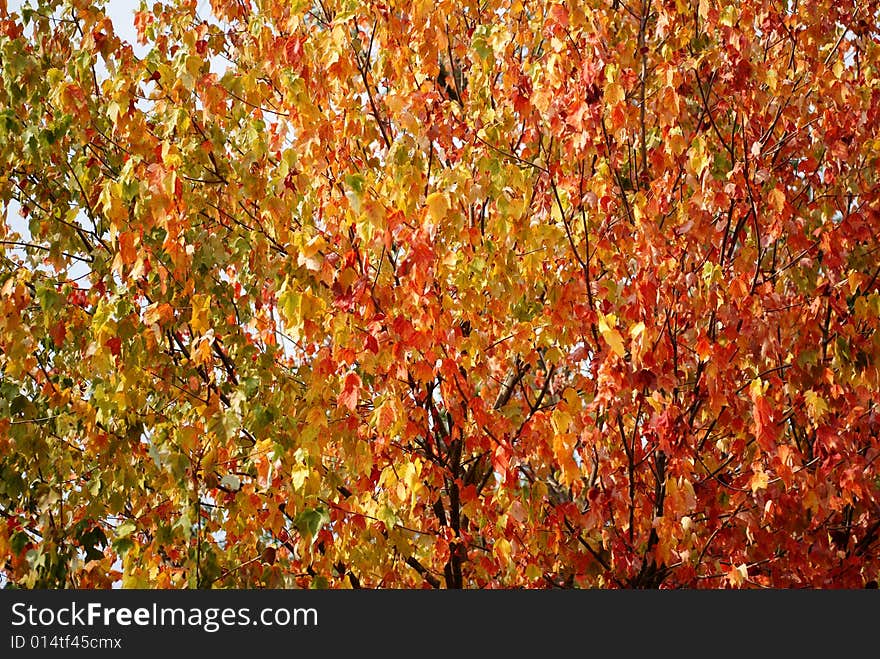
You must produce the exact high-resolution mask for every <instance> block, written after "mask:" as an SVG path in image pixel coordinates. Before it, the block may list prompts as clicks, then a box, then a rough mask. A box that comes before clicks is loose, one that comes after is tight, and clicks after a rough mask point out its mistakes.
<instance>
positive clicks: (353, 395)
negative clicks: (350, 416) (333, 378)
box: [336, 373, 361, 412]
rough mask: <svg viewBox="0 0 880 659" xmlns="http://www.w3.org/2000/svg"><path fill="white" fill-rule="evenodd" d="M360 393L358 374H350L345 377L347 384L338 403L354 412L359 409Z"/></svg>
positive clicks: (343, 386)
mask: <svg viewBox="0 0 880 659" xmlns="http://www.w3.org/2000/svg"><path fill="white" fill-rule="evenodd" d="M360 392H361V378H360V376H359V375H358V374H357V373H349V374H348V375H346V376H345V382H344V383H343V385H342V392H341V393H340V394H339V396H338V397H337V399H336V402H337V403H338V404H339V405H341V406H343V407H347V408H348V409H349V410H351V411H352V412H354V411H355V410H356V409H357V405H358V399H359V398H360Z"/></svg>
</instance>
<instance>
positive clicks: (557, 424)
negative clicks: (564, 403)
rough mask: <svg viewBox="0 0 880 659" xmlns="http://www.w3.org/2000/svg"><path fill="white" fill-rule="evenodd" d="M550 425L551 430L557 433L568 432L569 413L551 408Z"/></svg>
mask: <svg viewBox="0 0 880 659" xmlns="http://www.w3.org/2000/svg"><path fill="white" fill-rule="evenodd" d="M550 425H552V426H553V431H554V432H556V433H557V434H561V433H564V432H568V427H569V426H570V425H571V415H570V414H569V413H568V412H564V411H563V410H560V409H559V408H557V409H555V410H553V415H552V416H551V417H550Z"/></svg>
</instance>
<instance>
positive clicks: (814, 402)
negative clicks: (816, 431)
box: [804, 389, 828, 421]
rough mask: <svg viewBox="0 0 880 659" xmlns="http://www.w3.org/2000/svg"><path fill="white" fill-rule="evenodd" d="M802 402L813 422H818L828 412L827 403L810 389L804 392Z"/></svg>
mask: <svg viewBox="0 0 880 659" xmlns="http://www.w3.org/2000/svg"><path fill="white" fill-rule="evenodd" d="M804 401H805V402H806V403H807V413H808V414H809V415H810V418H811V419H812V420H813V421H819V419H821V418H822V417H823V416H824V415H825V412H827V411H828V403H826V402H825V400H824V399H823V398H822V397H821V396H819V394H817V393H816V392H815V391H813V390H812V389H810V390H808V391H806V392H804Z"/></svg>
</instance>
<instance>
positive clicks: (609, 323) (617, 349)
mask: <svg viewBox="0 0 880 659" xmlns="http://www.w3.org/2000/svg"><path fill="white" fill-rule="evenodd" d="M616 325H617V317H616V316H614V315H608V316H606V315H605V314H603V313H600V314H599V333H600V334H601V335H602V338H603V339H605V342H606V343H607V344H608V346H609V347H610V348H611V350H612V351H613V352H614V353H615V354H616V355H617V356H618V357H623V356H624V355H625V354H626V349H625V348H624V347H623V337H621V336H620V332H618V331H617V330H616V329H615V327H616Z"/></svg>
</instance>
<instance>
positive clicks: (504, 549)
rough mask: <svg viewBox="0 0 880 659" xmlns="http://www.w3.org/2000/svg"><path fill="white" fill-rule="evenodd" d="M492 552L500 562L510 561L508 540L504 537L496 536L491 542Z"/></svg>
mask: <svg viewBox="0 0 880 659" xmlns="http://www.w3.org/2000/svg"><path fill="white" fill-rule="evenodd" d="M492 553H493V554H494V555H495V558H497V559H498V560H499V561H500V562H502V563H507V562H508V561H510V541H509V540H507V539H506V538H498V539H497V540H496V541H495V542H494V543H493V544H492Z"/></svg>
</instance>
